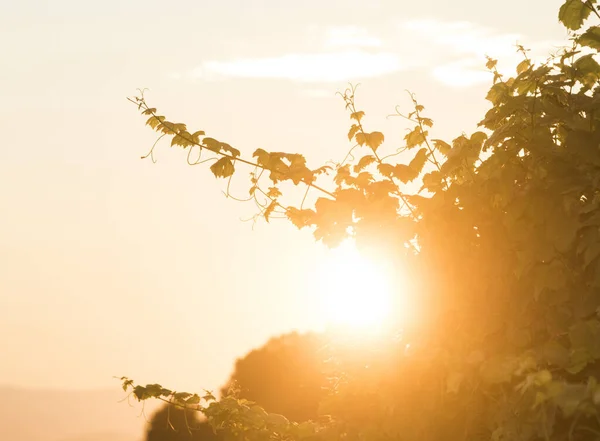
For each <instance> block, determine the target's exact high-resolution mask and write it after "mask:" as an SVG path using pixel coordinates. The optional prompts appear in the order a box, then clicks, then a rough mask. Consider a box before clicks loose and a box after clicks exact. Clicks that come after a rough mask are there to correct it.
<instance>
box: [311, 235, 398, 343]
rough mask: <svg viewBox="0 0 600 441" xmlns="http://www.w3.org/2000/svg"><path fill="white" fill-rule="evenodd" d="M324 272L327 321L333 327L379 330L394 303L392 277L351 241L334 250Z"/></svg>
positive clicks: (322, 278)
mask: <svg viewBox="0 0 600 441" xmlns="http://www.w3.org/2000/svg"><path fill="white" fill-rule="evenodd" d="M328 260H329V262H328V263H327V264H326V265H324V267H323V273H322V274H321V287H322V292H321V299H322V306H323V309H324V311H323V312H324V313H325V316H326V320H327V321H328V322H329V323H330V324H331V325H334V326H344V327H355V328H356V327H358V328H361V329H362V330H371V331H375V330H377V329H378V328H379V327H380V326H381V325H383V324H384V323H385V322H386V320H387V318H388V316H389V314H390V309H391V307H392V305H391V303H392V302H391V292H390V291H391V289H390V286H389V278H388V277H387V275H386V274H385V273H384V272H383V271H381V270H380V269H379V268H378V267H377V266H376V265H375V264H373V263H372V262H370V261H369V260H367V259H365V258H363V257H362V256H361V255H360V253H359V252H358V251H357V250H356V248H355V247H354V245H353V243H352V242H344V243H343V244H342V245H340V246H339V247H338V248H336V249H334V250H332V251H331V255H330V256H329V259H328Z"/></svg>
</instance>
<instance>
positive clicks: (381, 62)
mask: <svg viewBox="0 0 600 441" xmlns="http://www.w3.org/2000/svg"><path fill="white" fill-rule="evenodd" d="M407 67H408V66H407V65H403V64H402V63H401V61H400V59H399V57H398V56H397V55H395V54H393V53H390V52H379V53H369V52H365V51H358V50H354V51H343V52H325V53H305V54H303V53H297V54H286V55H282V56H280V57H272V58H241V59H235V60H231V61H208V62H205V63H203V64H202V66H201V67H200V68H197V69H195V70H194V71H193V72H192V76H196V77H199V76H200V77H211V76H215V75H216V76H222V77H233V78H266V79H288V80H293V81H299V82H307V83H314V82H337V81H349V80H350V81H351V80H354V79H359V78H368V77H376V76H380V75H386V74H390V73H393V72H398V71H400V70H403V69H406V68H407Z"/></svg>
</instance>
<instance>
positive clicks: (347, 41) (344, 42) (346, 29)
mask: <svg viewBox="0 0 600 441" xmlns="http://www.w3.org/2000/svg"><path fill="white" fill-rule="evenodd" d="M381 46H382V41H381V40H380V39H379V38H377V37H374V36H372V35H369V32H368V31H367V30H366V29H364V28H359V27H357V26H340V27H332V28H329V29H328V30H327V33H326V37H325V47H326V48H328V49H330V48H339V47H353V48H357V47H381Z"/></svg>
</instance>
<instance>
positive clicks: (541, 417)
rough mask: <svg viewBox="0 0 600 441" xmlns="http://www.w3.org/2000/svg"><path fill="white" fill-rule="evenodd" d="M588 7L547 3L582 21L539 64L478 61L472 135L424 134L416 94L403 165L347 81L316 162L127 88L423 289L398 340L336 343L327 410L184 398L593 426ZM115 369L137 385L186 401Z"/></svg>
mask: <svg viewBox="0 0 600 441" xmlns="http://www.w3.org/2000/svg"><path fill="white" fill-rule="evenodd" d="M592 17H594V18H595V19H597V18H600V15H599V13H598V7H597V6H596V1H594V0H587V1H582V0H567V1H566V2H565V3H564V4H563V5H562V7H561V8H560V11H559V15H558V18H559V20H560V21H561V22H562V23H563V24H564V25H565V26H566V27H567V29H569V30H571V31H580V32H579V33H574V32H573V33H572V40H573V46H572V47H571V48H569V49H566V50H564V51H563V52H562V53H560V54H558V55H555V56H553V57H551V58H550V59H549V60H548V61H547V62H546V63H544V64H541V65H538V64H535V63H533V62H532V61H531V60H530V59H528V58H527V55H526V51H525V50H524V49H523V48H521V47H520V48H519V52H521V53H522V54H523V58H524V59H523V61H522V62H521V63H519V65H518V66H517V67H516V69H515V71H516V76H514V77H511V78H508V79H503V77H502V75H500V74H499V73H498V71H497V69H496V66H497V62H496V61H495V60H492V59H488V62H487V67H488V69H489V70H490V72H491V75H492V77H493V79H492V81H493V85H492V86H491V88H490V90H489V92H488V94H487V97H486V98H487V99H488V100H489V101H490V103H491V105H492V107H491V108H490V109H489V111H488V112H486V114H485V116H484V118H483V119H482V120H481V122H480V127H481V131H478V132H475V133H474V134H472V135H470V136H468V135H461V136H458V137H457V138H455V139H454V140H452V142H445V141H442V140H439V139H430V134H429V132H430V130H431V129H432V128H433V121H432V120H431V119H429V118H426V117H424V116H423V112H424V110H425V109H424V108H423V106H422V105H420V104H419V103H417V101H416V99H414V97H412V96H411V98H412V99H413V105H414V110H413V111H412V112H411V113H409V114H408V115H407V116H405V118H406V119H408V120H409V121H411V122H412V123H413V124H414V126H413V127H412V128H411V129H410V130H409V132H408V133H407V135H406V136H405V138H404V145H402V146H400V148H399V149H398V150H397V151H396V153H403V157H404V156H407V157H408V161H407V162H406V163H405V162H402V161H398V160H397V158H399V157H401V156H399V155H398V154H396V153H391V154H388V155H384V153H383V152H384V150H385V149H386V147H388V146H386V145H385V144H384V135H383V134H382V133H380V132H377V131H371V132H369V131H366V130H365V128H364V124H365V117H366V116H365V113H364V112H362V111H360V110H357V109H356V107H355V89H354V88H350V89H348V90H346V91H345V93H344V94H342V98H343V99H344V102H345V104H346V108H347V109H348V111H349V113H350V119H351V127H350V131H349V133H348V139H349V140H350V141H353V142H355V145H354V147H353V148H352V151H351V153H352V154H349V155H348V157H347V158H346V159H345V160H344V161H342V163H340V164H337V165H336V166H335V167H334V168H328V167H321V168H317V169H314V170H313V169H309V168H308V167H307V166H306V160H305V158H304V157H303V156H301V155H299V154H289V153H281V152H267V151H265V150H262V149H259V150H257V151H256V152H255V153H254V156H253V158H255V161H250V160H244V159H242V158H241V157H240V155H239V152H237V151H236V150H234V151H232V150H231V148H230V147H227V145H226V144H223V143H221V142H219V141H216V140H214V139H212V138H206V137H204V138H201V137H202V136H204V135H203V133H202V135H200V134H198V135H197V138H194V139H192V138H193V136H190V135H189V131H188V130H187V128H186V126H185V125H183V124H175V123H171V122H168V121H167V120H166V119H165V118H164V117H162V116H159V115H157V114H156V109H154V108H150V107H149V106H148V105H147V104H146V101H145V99H144V97H143V96H142V97H138V98H137V99H136V100H135V102H136V103H137V104H138V106H139V108H140V110H141V111H142V112H143V113H144V114H145V115H150V117H149V119H148V121H147V124H148V125H149V126H150V127H151V128H153V129H154V130H156V131H157V132H158V133H160V134H161V135H168V136H171V137H172V139H173V141H172V144H173V145H179V146H181V147H182V148H184V149H189V150H191V149H199V150H200V152H202V151H203V150H208V151H210V152H212V153H213V154H215V155H217V157H218V158H219V161H222V160H223V159H227V161H229V162H228V163H224V162H222V163H221V164H222V165H223V164H228V165H227V167H229V165H231V168H227V169H226V170H225V167H223V166H222V165H220V166H219V167H215V166H216V165H217V164H218V163H219V162H217V163H215V164H213V167H215V168H214V169H213V167H211V170H212V171H213V173H214V174H215V176H218V177H220V176H223V177H229V178H231V177H232V176H235V171H236V169H234V168H233V162H234V160H235V163H236V165H237V164H238V163H240V164H246V165H249V166H251V167H253V169H254V171H253V173H252V175H251V190H250V192H251V195H252V197H253V200H254V201H255V202H256V203H257V205H258V207H259V211H260V215H262V216H264V217H265V218H266V219H267V220H268V219H269V218H271V217H272V214H273V213H276V212H281V213H282V214H285V216H286V217H287V218H288V219H289V220H290V221H291V222H292V223H293V224H294V225H296V226H297V227H298V228H304V227H309V228H311V229H312V230H313V232H314V236H315V238H316V239H317V240H319V241H322V242H323V243H325V244H327V245H328V246H336V245H337V244H339V243H340V242H341V241H343V240H344V239H346V238H348V237H351V238H353V239H354V240H355V241H356V243H357V245H358V246H359V247H364V248H368V249H372V248H377V249H379V250H381V251H382V253H383V254H384V255H385V256H388V257H389V258H390V259H393V261H394V262H395V263H396V264H398V265H402V266H403V267H405V268H410V275H411V277H412V278H413V279H414V281H415V282H416V285H417V286H418V291H417V292H416V293H415V299H414V301H415V302H417V303H419V305H420V306H421V308H420V309H421V310H423V311H424V313H423V316H422V317H420V319H421V320H420V321H419V323H418V324H415V325H413V326H411V327H406V328H405V329H404V330H403V338H402V339H401V340H400V341H398V340H394V341H393V342H391V343H390V342H388V345H387V346H386V347H385V349H381V350H372V351H366V350H365V351H362V355H361V356H359V357H354V358H353V357H349V356H347V355H338V356H336V357H334V360H336V365H335V366H336V371H337V373H338V375H337V381H336V382H335V385H334V386H332V387H331V389H330V391H329V392H330V393H329V395H328V396H327V398H326V399H324V400H323V402H322V406H321V412H322V415H321V418H319V419H317V420H315V421H314V422H311V423H303V424H298V423H294V422H289V421H288V420H287V419H284V418H280V417H278V416H276V415H272V414H269V413H268V412H266V411H265V410H263V409H261V408H258V407H256V406H254V405H253V404H251V403H250V402H248V401H246V400H243V399H238V398H235V397H226V398H225V399H222V400H221V401H219V402H214V401H211V402H210V403H208V404H203V402H200V403H194V404H193V405H194V406H196V407H198V408H199V409H200V410H201V411H202V412H203V413H204V414H205V415H206V416H207V418H208V420H209V422H211V424H213V426H214V427H216V428H218V429H221V430H224V432H225V433H228V434H230V435H231V436H233V437H236V439H237V438H239V437H243V438H245V439H252V440H253V439H256V440H258V439H261V440H262V439H267V438H268V439H275V438H277V439H281V438H285V439H290V440H292V439H293V440H303V439H311V440H321V439H322V440H326V439H327V440H329V439H342V438H344V439H387V438H396V439H397V438H403V439H407V440H417V439H418V440H432V441H434V440H435V441H437V440H445V439H474V438H476V439H492V440H495V441H499V440H504V439H506V440H508V439H510V440H513V439H518V440H522V441H529V440H537V439H543V440H545V441H549V440H569V441H576V440H584V439H586V440H587V439H597V438H600V414H599V412H598V410H599V409H598V407H599V406H600V386H599V385H598V378H599V376H600V372H599V370H600V345H599V343H598V342H600V148H599V146H600V87H599V80H600V65H599V64H598V62H597V57H598V50H599V47H600V43H599V41H600V38H599V37H598V36H599V35H600V34H599V31H598V27H597V26H590V27H588V28H587V29H583V28H584V27H585V26H584V25H585V23H586V20H588V19H590V18H592ZM582 49H585V51H582ZM590 52H591V53H590ZM195 133H199V132H195ZM175 139H176V140H177V141H175ZM413 149H414V150H413ZM236 152H237V154H234V153H236ZM357 152H358V153H357ZM188 158H189V156H188ZM349 158H350V159H349ZM264 172H267V173H266V174H265V175H264V176H263V173H264ZM322 174H325V175H326V176H328V177H329V179H328V184H327V185H323V186H318V185H317V184H316V180H317V177H318V176H319V175H322ZM265 178H268V179H269V180H270V183H269V184H268V186H269V187H268V189H263V187H262V185H263V180H264V179H265ZM286 181H290V182H292V183H293V184H295V185H301V184H302V185H304V186H306V189H307V190H306V191H307V192H308V191H309V190H310V191H314V192H319V193H320V197H319V198H317V199H316V202H315V203H314V206H310V207H304V199H303V201H302V202H301V203H299V204H297V203H289V204H288V203H284V202H283V198H284V197H286V194H285V193H286V192H284V191H282V190H281V188H280V187H278V186H277V185H276V184H278V183H281V182H286ZM413 182H416V183H418V184H419V185H417V186H415V185H414V184H413V185H406V184H409V183H413ZM415 188H419V190H415ZM123 381H124V387H125V388H126V389H127V390H132V391H133V393H134V395H135V396H136V397H137V398H138V399H140V400H144V399H148V398H151V397H158V398H164V399H168V400H174V401H176V402H178V403H179V404H180V405H182V406H190V405H192V403H187V402H186V400H188V399H190V398H192V396H186V397H184V398H182V397H181V396H179V398H177V397H176V395H175V394H173V393H171V391H169V390H166V389H163V388H161V387H160V386H158V385H149V386H146V387H140V386H135V385H134V384H133V383H131V382H129V380H127V379H123ZM195 400H196V399H195V398H194V401H195Z"/></svg>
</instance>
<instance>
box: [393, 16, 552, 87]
mask: <svg viewBox="0 0 600 441" xmlns="http://www.w3.org/2000/svg"><path fill="white" fill-rule="evenodd" d="M398 28H399V30H400V31H401V32H403V33H408V34H410V35H412V37H413V38H415V39H418V41H419V44H420V45H421V46H422V47H423V50H424V51H430V52H431V53H433V54H438V58H437V59H435V61H434V62H433V63H431V64H430V71H431V74H432V75H433V77H434V78H435V79H437V80H438V81H440V82H442V83H445V84H447V85H451V86H457V87H468V86H474V85H477V84H482V83H489V82H490V78H491V75H490V73H489V72H488V71H487V70H486V69H485V62H486V56H490V57H491V58H494V59H498V65H497V68H498V70H499V71H500V73H502V74H505V75H514V69H515V67H516V65H517V64H518V63H519V62H520V61H522V59H523V56H522V55H521V54H519V53H517V46H516V45H517V44H523V45H524V46H525V47H526V48H527V49H529V50H530V51H529V52H528V56H529V58H530V59H532V60H533V61H534V62H536V63H539V62H544V61H545V60H546V59H547V55H548V52H549V51H550V50H551V49H552V48H553V47H556V46H557V43H556V42H551V41H544V40H537V41H535V40H534V41H532V40H531V39H530V38H528V37H525V36H523V35H520V34H515V33H501V32H498V31H497V30H495V29H492V28H488V27H485V26H481V25H478V24H476V23H471V22H466V21H461V22H443V21H440V20H436V19H424V20H410V21H407V22H403V23H401V24H399V26H398ZM431 61H433V60H431Z"/></svg>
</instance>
